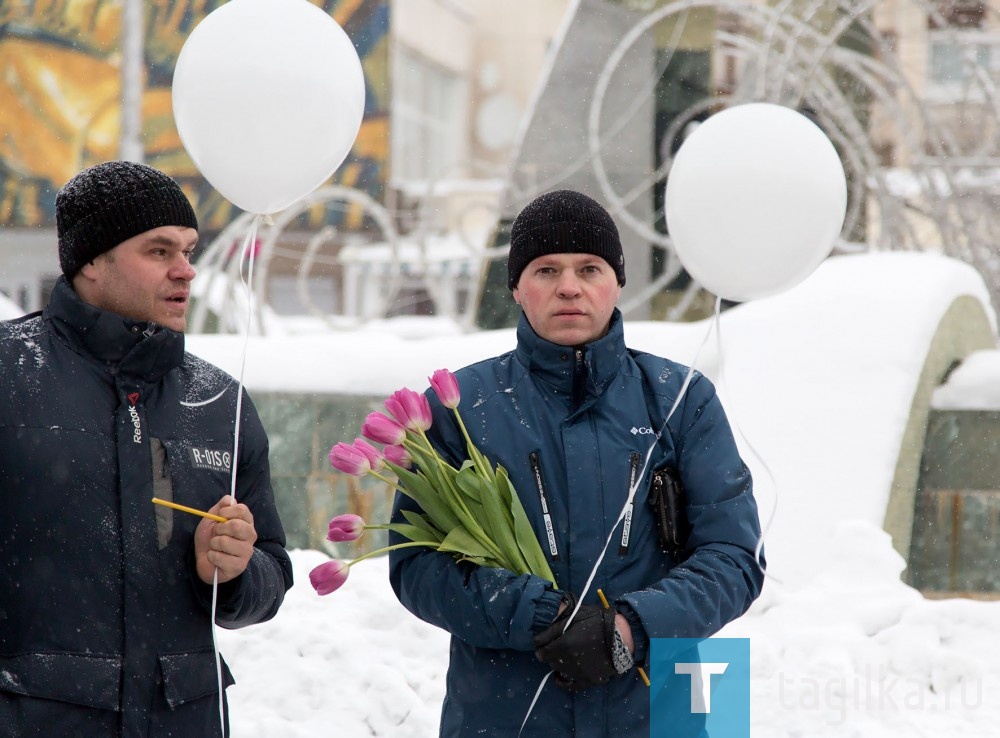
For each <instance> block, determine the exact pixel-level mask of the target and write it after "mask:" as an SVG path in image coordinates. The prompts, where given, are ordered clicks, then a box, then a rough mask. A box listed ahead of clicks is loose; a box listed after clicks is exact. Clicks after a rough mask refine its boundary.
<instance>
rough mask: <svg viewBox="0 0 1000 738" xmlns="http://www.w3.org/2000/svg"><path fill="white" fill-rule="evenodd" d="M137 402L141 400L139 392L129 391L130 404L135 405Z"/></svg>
mask: <svg viewBox="0 0 1000 738" xmlns="http://www.w3.org/2000/svg"><path fill="white" fill-rule="evenodd" d="M137 402H139V393H138V392H129V393H128V404H129V405H131V406H132V407H135V404H136V403H137Z"/></svg>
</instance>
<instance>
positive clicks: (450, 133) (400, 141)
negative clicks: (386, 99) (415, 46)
mask: <svg viewBox="0 0 1000 738" xmlns="http://www.w3.org/2000/svg"><path fill="white" fill-rule="evenodd" d="M392 89H393V105H392V178H393V180H395V181H396V182H397V183H398V182H400V181H413V180H428V179H431V178H436V177H439V176H443V175H448V176H451V177H454V176H458V175H459V173H458V172H455V171H454V168H455V165H456V164H458V163H459V162H461V161H462V160H463V159H465V158H466V157H465V151H466V149H465V147H466V140H467V136H466V110H467V107H468V104H467V100H466V97H467V91H466V84H465V80H464V79H463V78H462V77H461V76H459V75H458V74H456V73H454V72H451V71H449V70H447V69H445V68H443V67H441V66H439V65H437V64H434V63H433V62H431V61H429V60H428V59H426V58H425V57H422V56H420V55H418V54H416V53H415V52H412V51H410V50H408V49H405V48H400V49H398V50H397V53H396V56H395V60H394V67H393V79H392Z"/></svg>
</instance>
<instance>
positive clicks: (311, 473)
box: [252, 392, 393, 557]
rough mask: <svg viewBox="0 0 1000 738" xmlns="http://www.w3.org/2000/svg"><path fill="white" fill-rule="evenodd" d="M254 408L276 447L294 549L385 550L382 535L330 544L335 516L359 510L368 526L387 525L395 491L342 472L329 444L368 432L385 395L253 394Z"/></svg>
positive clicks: (278, 485) (349, 553)
mask: <svg viewBox="0 0 1000 738" xmlns="http://www.w3.org/2000/svg"><path fill="white" fill-rule="evenodd" d="M252 397H253V401H254V404H255V405H256V407H257V411H258V412H259V414H260V418H261V422H262V423H263V424H264V428H265V429H266V430H267V434H268V438H269V440H270V444H271V451H270V460H271V482H272V484H273V486H274V494H275V498H276V502H277V505H278V512H279V514H280V515H281V520H282V523H283V524H284V526H285V533H286V535H287V537H288V547H289V548H314V549H319V550H326V551H328V552H329V553H331V554H334V555H337V556H341V557H354V556H356V555H358V554H360V553H363V552H364V551H368V550H372V549H374V548H378V547H380V546H383V545H385V537H386V536H385V533H384V532H383V531H369V532H367V533H365V535H364V536H363V537H362V538H361V540H360V541H358V542H356V543H353V544H337V545H336V546H335V545H334V544H332V543H330V542H328V541H327V540H326V531H327V524H328V522H329V520H330V518H331V517H333V516H334V515H340V514H342V513H349V512H350V513H356V514H358V515H361V516H362V517H363V518H365V519H366V520H367V521H369V522H387V521H388V519H389V514H390V512H391V510H392V496H393V493H392V489H391V488H389V487H388V486H387V485H386V484H383V483H382V482H379V481H378V480H377V479H375V478H373V477H371V476H370V475H367V476H365V477H364V478H361V479H359V478H357V477H352V476H349V475H346V474H342V473H340V472H338V471H336V470H335V469H333V467H331V466H330V462H329V460H328V454H329V452H330V447H331V446H333V445H334V444H335V443H337V442H338V441H346V442H351V441H353V440H354V439H355V438H357V437H359V436H360V435H361V424H362V422H363V421H364V419H365V416H366V415H368V413H370V412H372V411H373V410H383V407H382V400H383V399H384V398H381V397H378V398H375V397H359V396H356V395H321V394H296V393H292V392H282V393H273V392H254V393H252Z"/></svg>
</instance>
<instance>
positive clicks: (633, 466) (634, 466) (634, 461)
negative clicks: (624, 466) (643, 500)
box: [618, 451, 639, 556]
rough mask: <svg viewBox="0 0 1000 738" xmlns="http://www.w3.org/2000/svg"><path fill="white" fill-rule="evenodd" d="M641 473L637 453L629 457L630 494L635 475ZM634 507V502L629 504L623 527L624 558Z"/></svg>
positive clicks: (621, 548)
mask: <svg viewBox="0 0 1000 738" xmlns="http://www.w3.org/2000/svg"><path fill="white" fill-rule="evenodd" d="M638 471H639V454H638V453H637V452H635V451H633V452H632V453H631V455H629V461H628V492H629V494H631V493H632V488H633V487H634V486H635V475H636V474H637V473H638ZM633 508H634V505H633V503H632V502H629V503H628V507H627V508H626V509H625V523H624V526H623V527H622V542H621V545H620V546H618V555H619V556H624V555H625V554H627V553H628V545H629V542H630V539H631V534H632V510H633Z"/></svg>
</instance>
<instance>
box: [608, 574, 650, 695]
mask: <svg viewBox="0 0 1000 738" xmlns="http://www.w3.org/2000/svg"><path fill="white" fill-rule="evenodd" d="M597 596H598V597H600V598H601V604H602V605H604V609H605V610H610V609H611V605H610V604H609V603H608V598H607V597H605V596H604V592H602V591H601V590H600V589H598V590H597ZM638 668H639V676H641V677H642V681H643V682H645V683H646V686H647V687H648V686H649V677H648V676H646V670H645V669H643V668H642V667H641V666H640V667H638Z"/></svg>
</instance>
